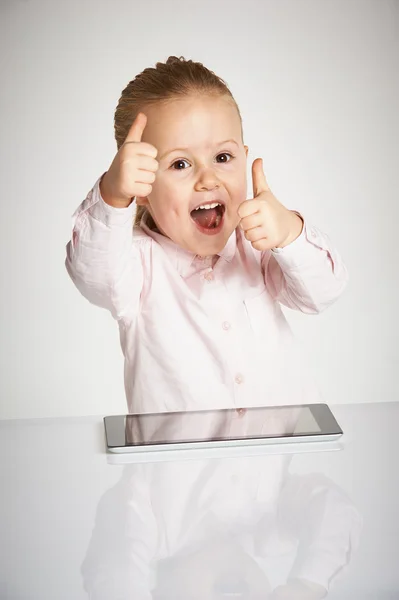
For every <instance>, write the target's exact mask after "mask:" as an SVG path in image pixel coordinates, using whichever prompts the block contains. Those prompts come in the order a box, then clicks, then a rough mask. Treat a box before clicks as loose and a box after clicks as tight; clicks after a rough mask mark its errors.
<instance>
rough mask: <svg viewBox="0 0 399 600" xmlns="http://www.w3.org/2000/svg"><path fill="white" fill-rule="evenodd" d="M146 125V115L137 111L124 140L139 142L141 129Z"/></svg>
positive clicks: (141, 134) (141, 133)
mask: <svg viewBox="0 0 399 600" xmlns="http://www.w3.org/2000/svg"><path fill="white" fill-rule="evenodd" d="M146 125H147V116H146V115H145V114H144V113H142V112H139V113H138V115H137V116H136V118H135V119H134V121H133V123H132V124H131V126H130V129H129V133H128V134H127V136H126V139H125V143H126V142H141V138H142V136H143V131H144V129H145V126H146Z"/></svg>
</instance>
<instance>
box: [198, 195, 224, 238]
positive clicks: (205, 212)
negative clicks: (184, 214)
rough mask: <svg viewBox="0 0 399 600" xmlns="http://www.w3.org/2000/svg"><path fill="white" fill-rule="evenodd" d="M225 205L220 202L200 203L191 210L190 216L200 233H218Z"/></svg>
mask: <svg viewBox="0 0 399 600" xmlns="http://www.w3.org/2000/svg"><path fill="white" fill-rule="evenodd" d="M225 210H226V208H225V206H224V204H221V203H220V202H210V203H209V204H202V205H201V206H198V207H197V208H195V209H194V210H192V211H191V213H190V214H191V218H192V220H193V221H194V223H195V224H196V226H197V227H198V229H199V230H200V231H201V232H202V233H207V234H215V233H218V232H219V231H220V230H221V228H222V225H223V216H224V213H225Z"/></svg>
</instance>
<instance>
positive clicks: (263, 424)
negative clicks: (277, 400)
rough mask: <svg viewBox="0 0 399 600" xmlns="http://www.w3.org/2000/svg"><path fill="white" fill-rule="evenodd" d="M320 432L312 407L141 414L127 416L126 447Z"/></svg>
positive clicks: (292, 435)
mask: <svg viewBox="0 0 399 600" xmlns="http://www.w3.org/2000/svg"><path fill="white" fill-rule="evenodd" d="M317 406H320V405H317ZM326 408H327V407H326ZM327 410H328V408H327ZM321 432H322V431H321V428H320V426H319V424H318V421H317V420H316V418H315V416H314V414H313V412H312V409H311V407H310V406H293V407H261V408H248V409H237V410H235V409H228V410H211V411H198V412H181V413H161V414H142V415H127V416H126V417H125V440H124V445H130V446H132V445H133V446H134V445H157V444H178V443H190V442H206V441H224V440H245V439H262V438H270V437H296V436H303V435H317V434H320V433H321Z"/></svg>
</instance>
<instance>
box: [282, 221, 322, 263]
mask: <svg viewBox="0 0 399 600" xmlns="http://www.w3.org/2000/svg"><path fill="white" fill-rule="evenodd" d="M300 216H301V218H302V219H303V228H302V232H301V234H300V235H299V236H298V237H297V239H296V240H294V241H293V242H291V244H288V246H285V247H284V248H273V249H272V251H271V252H272V254H273V256H274V258H275V259H276V261H277V262H278V263H279V265H280V266H281V267H282V268H284V267H285V268H291V267H292V268H295V267H300V266H302V265H304V264H308V263H309V262H312V261H314V259H315V256H316V254H317V253H318V252H319V251H320V250H324V251H325V252H327V253H328V254H330V255H331V257H332V255H333V249H332V247H331V243H330V241H329V239H328V237H327V236H326V235H325V234H324V233H322V232H321V231H319V230H318V229H316V227H313V226H311V225H309V223H307V221H306V220H305V219H304V217H302V215H300Z"/></svg>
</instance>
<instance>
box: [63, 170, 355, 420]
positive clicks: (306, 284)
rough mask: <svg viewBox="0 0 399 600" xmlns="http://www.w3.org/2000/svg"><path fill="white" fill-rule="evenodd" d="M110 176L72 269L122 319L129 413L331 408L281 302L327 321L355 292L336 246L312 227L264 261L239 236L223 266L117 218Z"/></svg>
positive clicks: (123, 212)
mask: <svg viewBox="0 0 399 600" xmlns="http://www.w3.org/2000/svg"><path fill="white" fill-rule="evenodd" d="M100 179H101V178H99V179H98V180H97V182H96V184H95V185H94V187H93V188H92V190H91V191H90V192H89V194H88V195H87V197H86V199H85V200H84V201H83V202H82V204H81V205H80V206H79V208H78V209H77V211H76V212H75V214H74V228H73V235H72V240H71V241H70V242H69V243H68V245H67V258H66V267H67V270H68V272H69V274H70V276H71V278H72V280H73V281H74V283H75V285H76V287H77V288H78V289H79V291H80V292H81V293H82V294H83V295H84V296H85V297H86V298H87V299H88V300H89V301H90V302H92V303H93V304H96V305H98V306H101V307H103V308H106V309H108V310H109V311H110V312H111V314H112V316H113V317H114V318H115V319H116V320H117V321H118V325H119V330H120V340H121V346H122V351H123V354H124V357H125V390H126V398H127V403H128V409H129V412H139V413H140V412H164V411H174V410H197V409H202V408H219V407H220V408H221V407H247V406H261V405H281V404H297V403H310V402H317V401H320V395H319V393H318V390H317V389H316V386H315V384H314V382H313V381H312V378H311V377H310V375H309V373H308V372H307V369H306V365H305V364H304V361H303V358H302V355H303V353H302V352H301V349H300V348H298V346H297V344H296V342H295V341H294V339H293V336H292V333H291V330H290V328H289V326H288V323H287V321H286V319H285V316H284V314H283V312H282V310H281V306H280V304H283V305H285V306H287V307H289V308H292V309H295V310H300V311H302V312H304V313H309V314H317V313H319V312H321V311H322V310H323V309H325V308H327V307H328V306H329V305H330V304H332V303H333V302H334V301H335V300H336V299H337V298H338V297H339V296H340V294H341V292H342V291H343V289H344V287H345V285H346V283H347V278H348V276H347V271H346V268H345V266H344V264H343V262H342V259H341V258H340V256H339V254H338V253H337V251H336V250H335V248H334V247H333V246H332V244H331V242H330V240H329V238H328V237H327V236H326V235H325V234H324V233H322V232H321V231H319V230H318V229H316V228H315V227H311V226H310V225H309V224H308V223H307V222H306V220H305V223H304V228H303V231H302V234H301V235H300V236H299V238H298V239H297V240H295V241H294V242H293V243H292V244H290V245H289V246H286V247H285V248H284V249H276V250H272V251H266V252H259V251H257V250H255V249H254V248H253V247H252V245H251V244H250V242H248V241H247V240H246V239H245V237H244V236H243V234H242V232H241V230H240V229H239V228H237V229H236V231H234V232H233V234H232V235H231V237H230V238H229V240H228V242H227V244H226V246H225V248H224V249H223V251H222V252H221V253H220V255H219V256H218V257H215V258H214V259H213V260H212V258H209V259H208V258H207V259H203V258H201V257H198V256H196V255H195V254H193V253H191V252H188V251H186V250H183V249H182V248H180V247H179V246H177V245H176V244H175V243H174V242H172V241H171V240H170V239H168V238H166V237H165V236H163V235H161V234H159V233H156V232H154V231H151V230H150V229H148V227H147V226H146V224H145V222H142V224H141V227H136V228H134V230H132V220H133V215H134V212H135V206H134V203H132V204H131V205H130V206H129V207H128V208H124V209H117V208H113V207H111V206H109V205H108V204H106V203H105V202H104V201H103V199H102V198H101V195H100V190H99V182H100Z"/></svg>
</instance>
